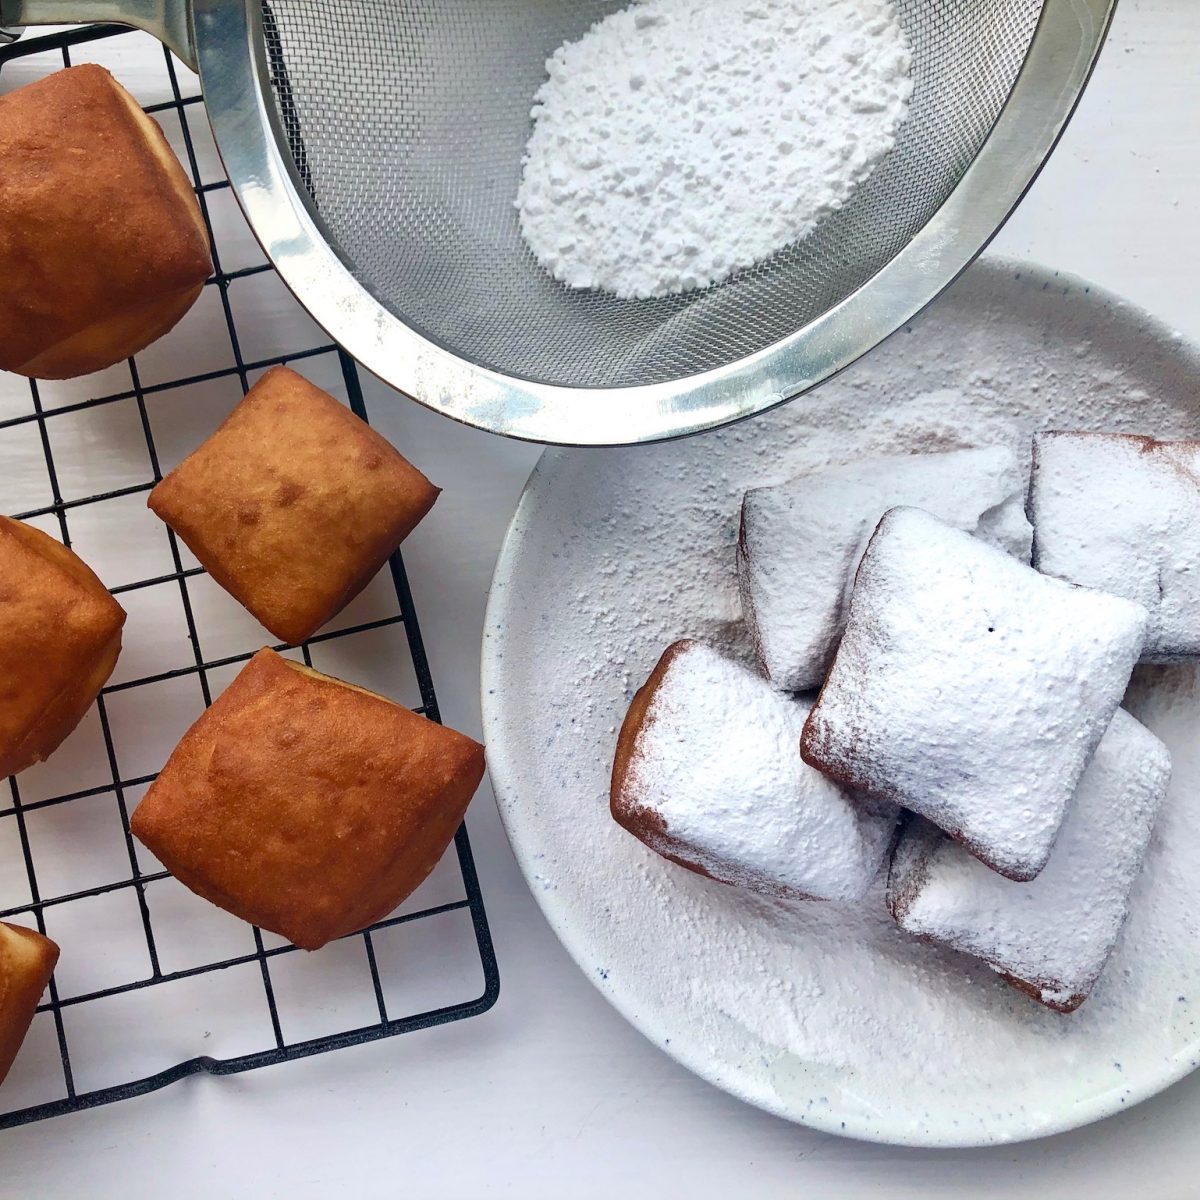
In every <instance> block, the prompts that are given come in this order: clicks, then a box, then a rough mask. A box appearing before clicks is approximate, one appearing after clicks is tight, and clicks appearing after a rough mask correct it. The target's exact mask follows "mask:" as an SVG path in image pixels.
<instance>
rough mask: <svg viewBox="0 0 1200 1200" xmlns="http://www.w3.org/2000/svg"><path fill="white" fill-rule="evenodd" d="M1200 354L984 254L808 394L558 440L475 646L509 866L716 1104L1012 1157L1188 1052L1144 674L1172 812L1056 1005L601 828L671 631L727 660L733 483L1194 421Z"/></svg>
mask: <svg viewBox="0 0 1200 1200" xmlns="http://www.w3.org/2000/svg"><path fill="white" fill-rule="evenodd" d="M1198 398H1200V357H1198V356H1197V353H1196V352H1195V351H1194V350H1193V349H1192V348H1191V347H1190V346H1188V345H1187V344H1185V343H1184V342H1183V341H1182V340H1181V339H1180V338H1179V337H1178V336H1177V335H1175V334H1172V333H1171V332H1170V331H1169V330H1167V329H1166V328H1164V327H1162V326H1161V325H1159V324H1157V323H1156V322H1154V321H1153V320H1151V319H1150V318H1149V317H1147V316H1146V315H1145V314H1143V313H1140V312H1138V311H1136V310H1134V309H1132V308H1131V307H1130V306H1128V305H1126V304H1124V303H1123V302H1121V301H1120V300H1118V299H1116V298H1115V297H1112V296H1109V295H1105V294H1103V293H1101V292H1099V291H1098V290H1097V289H1095V288H1091V287H1089V286H1088V285H1087V284H1085V283H1083V282H1081V281H1079V280H1077V279H1072V278H1067V277H1065V276H1060V275H1054V274H1050V273H1047V272H1045V271H1043V270H1041V269H1039V268H1034V267H1030V266H1028V265H1022V264H1017V263H1011V262H1005V261H1002V260H998V259H991V260H984V261H982V262H980V263H979V264H977V265H976V266H975V267H973V268H972V269H971V270H970V271H969V272H968V273H967V275H966V276H964V278H963V279H962V280H961V281H960V282H959V283H958V284H957V285H956V286H955V287H954V289H953V290H952V291H951V292H950V293H949V294H948V295H947V296H946V297H945V298H944V299H943V300H942V301H940V302H939V303H938V305H937V306H936V307H935V308H934V309H933V310H931V311H930V312H929V313H928V314H927V315H926V316H925V317H923V318H922V319H921V320H920V321H919V322H917V323H915V324H914V326H913V327H911V328H910V329H906V330H904V331H901V332H900V333H898V334H896V335H895V336H894V337H893V338H892V339H891V340H890V341H889V342H887V343H885V344H884V345H883V346H882V347H880V348H879V349H878V350H877V351H875V352H874V353H873V354H872V355H871V356H870V357H869V358H868V359H867V360H864V361H863V362H861V363H859V364H858V365H856V366H855V367H853V368H852V369H850V370H848V371H847V372H845V374H844V375H842V376H841V377H839V378H838V379H836V380H834V381H832V382H831V383H829V384H827V385H825V386H824V387H822V388H821V389H819V390H818V391H817V392H815V393H813V394H812V395H810V396H808V397H806V398H804V399H803V400H800V401H797V402H795V403H793V404H791V405H789V406H785V407H784V408H782V409H779V410H776V411H775V412H774V413H772V414H768V415H767V416H765V417H763V418H759V419H758V420H755V421H753V422H747V423H745V424H742V425H739V426H736V427H733V428H729V429H726V430H723V431H720V432H718V433H715V434H709V435H705V436H702V437H697V438H693V439H690V440H687V441H684V442H675V443H672V444H668V445H664V446H657V447H642V448H637V449H629V450H607V451H604V450H601V451H595V450H593V451H571V452H563V451H550V452H548V453H547V454H546V455H545V456H544V457H543V458H542V460H541V462H540V463H539V465H538V468H537V470H536V471H535V472H534V475H533V477H532V479H531V480H530V483H529V486H528V488H527V490H526V492H525V495H524V497H523V499H522V501H521V505H520V508H519V509H518V512H517V515H516V517H515V519H514V521H513V524H512V528H511V529H510V531H509V535H508V539H507V541H506V543H505V546H504V550H503V553H502V554H501V557H500V562H499V565H498V567H497V571H496V577H495V581H494V583H493V586H492V594H491V600H490V606H489V610H488V619H487V625H486V631H485V638H484V647H483V688H484V695H483V702H484V719H485V726H486V732H487V741H488V756H489V759H490V763H491V770H492V776H493V780H494V783H495V787H496V794H497V797H498V799H499V805H500V812H501V815H502V817H503V819H504V822H505V825H506V827H507V829H508V833H509V837H510V839H511V841H512V845H513V849H514V851H515V852H516V855H517V858H518V860H519V861H520V863H521V867H522V869H523V870H524V872H525V876H526V878H527V879H528V881H529V884H530V887H531V888H532V889H533V892H534V894H535V895H536V897H537V898H538V901H539V902H540V903H541V905H542V908H543V910H544V912H545V914H546V917H547V918H548V920H549V921H550V923H551V925H552V926H553V927H554V930H555V932H556V933H557V934H558V936H559V937H560V938H561V939H562V941H563V943H564V944H565V945H566V947H567V949H568V950H569V951H570V952H571V954H572V955H573V956H574V958H575V960H576V961H577V962H578V964H579V966H580V967H581V968H582V969H583V971H584V972H585V973H586V974H587V975H588V976H589V978H591V979H592V981H593V982H594V983H595V984H596V985H597V986H598V987H599V988H600V989H601V991H602V992H603V993H604V995H605V996H607V997H608V999H609V1000H610V1001H611V1002H612V1003H613V1004H614V1005H615V1006H616V1007H617V1008H618V1009H619V1010H620V1011H621V1012H622V1013H623V1014H624V1015H625V1016H626V1017H627V1018H628V1019H629V1020H630V1021H631V1022H632V1023H633V1024H634V1025H635V1026H636V1027H637V1028H638V1029H640V1030H641V1031H642V1032H643V1033H644V1034H645V1035H646V1036H647V1037H648V1038H649V1039H650V1040H651V1041H653V1042H654V1043H655V1044H657V1045H659V1046H661V1047H663V1048H664V1049H665V1050H666V1051H667V1052H668V1053H670V1054H671V1055H673V1056H674V1057H675V1058H677V1059H678V1060H679V1061H680V1062H681V1063H683V1064H684V1065H686V1066H687V1067H689V1068H690V1069H692V1070H693V1071H695V1072H696V1073H697V1074H699V1075H701V1076H703V1077H704V1078H706V1079H709V1080H711V1081H712V1082H713V1083H715V1084H717V1085H718V1086H719V1087H722V1088H725V1089H726V1090H728V1091H729V1092H732V1093H733V1094H734V1095H737V1096H740V1097H742V1098H744V1099H745V1100H748V1101H750V1102H751V1103H753V1104H757V1105H760V1106H761V1107H763V1108H765V1109H768V1110H770V1111H772V1112H775V1113H778V1114H779V1115H781V1116H784V1117H788V1118H790V1119H792V1120H796V1121H800V1122H803V1123H805V1124H808V1125H812V1126H815V1127H817V1128H820V1129H824V1130H829V1131H832V1132H834V1133H842V1134H846V1135H849V1136H853V1137H860V1138H868V1139H872V1140H878V1141H887V1142H896V1143H906V1144H912V1145H926V1146H951V1145H957V1146H963V1145H979V1144H986V1143H994V1142H1005V1141H1015V1140H1018V1139H1022V1138H1029V1137H1036V1136H1039V1135H1043V1134H1048V1133H1052V1132H1055V1131H1059V1130H1063V1129H1068V1128H1071V1127H1073V1126H1076V1125H1081V1124H1084V1123H1085V1122H1088V1121H1093V1120H1096V1119H1098V1118H1100V1117H1104V1116H1106V1115H1108V1114H1110V1113H1113V1112H1116V1111H1118V1110H1119V1109H1121V1108H1122V1107H1125V1106H1128V1105H1130V1104H1133V1103H1136V1102H1137V1101H1138V1100H1141V1099H1144V1098H1145V1097H1147V1096H1149V1095H1151V1094H1153V1093H1154V1092H1156V1091H1158V1090H1160V1089H1161V1088H1163V1087H1165V1086H1166V1085H1167V1084H1169V1083H1171V1082H1172V1081H1174V1080H1176V1079H1178V1078H1180V1077H1181V1076H1182V1075H1184V1074H1185V1073H1186V1072H1188V1071H1189V1070H1191V1069H1192V1068H1193V1067H1194V1066H1196V1064H1197V1056H1198V1053H1200V1033H1198V1031H1197V1027H1196V1019H1195V1017H1196V1013H1197V1011H1200V939H1198V937H1197V929H1196V925H1197V918H1196V915H1195V914H1197V913H1200V871H1197V869H1196V864H1197V863H1198V862H1200V786H1197V785H1198V784H1200V737H1198V736H1197V734H1198V733H1200V688H1197V687H1196V685H1195V679H1194V676H1193V672H1192V670H1191V668H1170V669H1167V668H1153V669H1146V668H1143V669H1142V670H1140V671H1139V673H1138V675H1137V676H1136V677H1135V681H1134V684H1133V686H1132V687H1131V691H1130V696H1129V698H1128V701H1127V702H1128V704H1129V706H1130V707H1131V708H1132V709H1133V711H1134V712H1135V713H1137V715H1139V716H1140V717H1141V718H1142V719H1143V720H1144V721H1146V722H1147V724H1149V725H1151V726H1152V727H1153V728H1154V729H1155V730H1156V732H1158V733H1159V735H1160V736H1161V737H1163V738H1164V740H1165V741H1166V742H1167V743H1168V745H1169V746H1170V748H1171V750H1172V753H1173V756H1174V762H1175V776H1174V781H1173V784H1172V791H1171V795H1170V797H1169V799H1168V802H1167V805H1166V808H1165V811H1164V814H1163V817H1162V819H1161V821H1160V823H1159V826H1158V829H1157V831H1156V835H1155V841H1154V845H1153V847H1152V850H1151V855H1150V859H1149V861H1148V865H1147V868H1146V870H1145V872H1144V873H1143V875H1142V877H1141V879H1140V880H1139V883H1138V886H1137V889H1136V892H1135V895H1134V899H1133V906H1132V915H1131V918H1130V920H1129V922H1128V924H1127V925H1126V928H1125V932H1124V935H1123V937H1122V940H1121V943H1120V945H1119V946H1118V948H1117V951H1116V953H1115V955H1114V958H1113V960H1112V961H1111V962H1110V964H1109V968H1108V970H1107V971H1106V973H1105V975H1104V977H1103V978H1102V980H1101V982H1100V984H1099V986H1098V987H1097V989H1096V991H1095V993H1094V994H1093V996H1092V998H1091V999H1090V1000H1089V1001H1088V1002H1087V1003H1086V1004H1085V1005H1084V1006H1083V1008H1082V1009H1080V1010H1079V1012H1077V1013H1076V1014H1074V1015H1072V1016H1066V1017H1064V1016H1061V1015H1059V1014H1056V1013H1052V1012H1049V1011H1047V1010H1044V1009H1042V1008H1041V1007H1040V1006H1039V1005H1036V1004H1034V1003H1033V1002H1032V1001H1029V1000H1027V999H1026V998H1025V997H1023V996H1021V995H1019V994H1018V993H1016V992H1015V991H1013V990H1012V989H1011V988H1009V987H1008V986H1006V985H1005V984H1004V983H1003V982H1001V981H1000V980H999V979H998V978H996V977H995V976H994V975H993V974H992V973H991V972H990V971H988V970H987V969H986V968H984V967H982V966H981V965H980V964H978V963H976V962H974V961H973V960H969V959H967V958H963V957H960V956H958V955H955V954H953V953H950V952H947V951H942V950H939V949H937V948H933V947H928V946H922V945H919V944H917V943H915V942H912V941H911V940H909V939H908V938H907V937H905V936H904V935H903V934H901V933H900V932H899V931H898V930H897V929H896V928H895V926H894V925H893V924H892V923H891V922H890V920H889V919H888V918H887V915H886V913H885V911H884V909H883V902H882V896H881V894H880V892H879V891H878V890H877V891H876V893H875V894H874V895H873V896H871V897H869V898H868V901H867V902H866V903H865V904H864V905H861V906H857V907H855V908H849V907H840V906H837V905H828V904H796V903H792V904H788V903H785V902H777V901H768V900H764V899H763V898H761V897H755V896H751V895H749V894H748V893H742V892H738V891H736V890H734V889H731V888H728V887H724V886H722V885H721V884H717V883H713V882H711V881H709V880H706V879H702V878H700V877H699V876H697V875H694V874H692V873H690V872H687V871H684V870H682V869H681V868H679V867H676V866H674V865H672V864H671V863H668V862H666V861H664V860H662V859H660V858H658V857H657V856H655V855H654V854H652V853H651V852H650V851H648V850H646V849H645V848H644V847H643V846H642V845H641V844H640V843H639V842H637V841H636V840H635V839H633V838H632V837H630V836H629V835H628V834H627V833H625V832H624V831H623V830H621V829H620V828H618V827H617V826H616V825H615V824H614V823H613V822H612V820H611V819H610V817H609V814H608V805H607V792H608V780H609V767H610V763H611V759H612V752H613V747H614V745H615V741H616V734H617V730H618V728H619V725H620V722H621V719H622V717H623V715H624V713H625V710H626V708H627V706H628V703H629V699H630V697H631V695H632V692H633V690H634V689H635V688H636V687H637V686H639V685H640V684H641V682H642V681H643V680H644V679H645V677H646V675H647V674H648V673H649V671H650V669H651V667H652V666H653V664H654V662H655V661H656V659H657V657H658V655H659V653H660V652H661V651H662V650H663V649H664V648H665V647H666V646H667V644H668V643H670V642H671V641H673V640H674V639H676V638H678V637H681V636H684V635H693V636H700V637H708V638H716V639H718V640H721V641H724V642H726V643H732V644H736V643H737V642H738V640H739V635H740V624H739V619H738V604H737V595H736V589H735V581H734V554H733V547H734V538H735V534H736V523H737V512H738V506H739V502H740V498H741V494H742V492H743V491H744V490H745V489H746V488H747V487H750V486H752V485H758V484H762V483H767V482H772V481H777V480H782V479H785V478H787V477H789V476H791V475H794V474H797V473H799V472H801V471H803V470H805V469H807V468H809V467H812V466H815V465H819V464H821V463H824V462H827V461H845V460H850V459H855V458H862V457H868V456H872V455H876V454H881V453H895V452H903V451H906V450H920V449H937V448H944V447H949V446H954V445H960V444H980V443H988V442H993V443H994V442H1005V443H1011V444H1013V445H1014V446H1018V447H1020V448H1021V450H1022V452H1023V453H1026V454H1027V446H1028V437H1029V434H1030V433H1031V431H1032V430H1033V429H1034V428H1037V427H1054V426H1056V427H1060V428H1062V427H1066V428H1094V429H1123V430H1129V431H1141V432H1149V433H1155V434H1159V435H1162V436H1181V435H1190V436H1197V435H1198V432H1200V413H1198V411H1197V403H1198Z"/></svg>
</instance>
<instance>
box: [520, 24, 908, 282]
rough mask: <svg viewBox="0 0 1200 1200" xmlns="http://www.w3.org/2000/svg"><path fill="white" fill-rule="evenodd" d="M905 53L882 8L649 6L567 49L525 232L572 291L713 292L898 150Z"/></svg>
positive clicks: (539, 126)
mask: <svg viewBox="0 0 1200 1200" xmlns="http://www.w3.org/2000/svg"><path fill="white" fill-rule="evenodd" d="M911 64H912V53H911V51H910V49H909V46H908V42H907V40H906V38H905V36H904V33H903V30H902V29H901V26H900V23H899V21H898V19H897V17H896V13H895V10H894V9H893V8H892V5H891V4H890V3H889V2H888V0H644V2H643V3H639V4H635V5H632V6H631V7H629V8H627V9H623V10H621V11H619V12H616V13H613V14H611V15H610V16H608V17H605V18H604V19H603V20H602V21H599V22H597V23H596V24H595V25H594V26H593V27H592V28H591V30H589V31H588V32H587V33H586V34H585V35H584V36H583V37H581V38H580V39H579V40H578V41H575V42H569V43H567V44H566V45H564V46H561V47H560V48H559V49H558V50H557V51H556V52H555V53H554V55H553V56H552V57H551V58H550V60H549V61H548V62H547V64H546V68H547V71H548V73H549V78H548V79H547V81H546V82H545V83H544V84H543V85H542V87H541V88H540V90H539V91H538V93H537V95H536V97H535V99H534V106H533V117H534V129H533V133H532V135H531V137H530V140H529V145H528V148H527V154H526V161H525V167H524V172H523V175H522V179H521V184H520V188H519V190H518V194H517V207H518V209H519V213H520V222H521V232H522V233H523V234H524V236H525V238H526V240H527V241H528V243H529V245H530V247H531V248H532V249H533V252H534V254H535V255H536V257H537V259H538V261H539V262H540V263H541V264H542V265H543V266H544V267H545V268H546V269H547V270H548V271H549V272H550V273H551V274H552V275H553V276H554V277H555V278H556V279H559V280H562V281H563V282H564V283H566V284H568V285H569V286H571V287H576V288H591V287H597V288H603V289H604V290H606V291H610V292H613V293H615V294H616V295H618V296H622V297H627V298H629V297H648V296H664V295H669V294H671V293H673V292H681V291H687V290H689V289H692V288H700V287H706V286H708V285H709V284H711V283H714V282H717V281H719V280H722V279H725V278H726V277H727V276H729V275H730V274H732V273H733V272H734V271H735V270H737V269H739V268H741V267H747V266H749V265H750V264H752V263H755V262H758V261H759V260H761V259H764V258H766V257H767V256H769V255H771V254H773V253H774V252H775V251H776V250H779V249H782V248H783V247H784V246H786V245H787V244H788V243H790V242H794V241H796V240H798V239H799V238H802V237H804V236H805V235H806V234H807V233H809V232H810V231H811V230H812V228H813V227H814V226H815V224H816V223H817V221H818V220H819V219H820V218H821V217H822V216H824V215H825V214H827V213H829V212H831V211H833V210H834V209H837V208H839V207H841V205H842V204H843V203H845V201H846V200H847V199H848V198H849V196H850V195H851V193H852V192H853V190H854V188H855V187H856V186H857V185H858V184H860V183H861V182H862V181H863V180H864V179H866V178H867V176H868V175H870V173H871V172H872V170H874V168H875V166H876V164H877V163H878V162H879V160H880V159H881V158H882V157H883V155H884V154H886V153H887V151H888V150H890V149H891V147H892V145H893V143H894V141H895V135H896V129H897V127H898V126H899V124H900V122H901V121H902V120H903V119H904V116H905V114H906V112H907V108H908V99H909V96H910V95H911V93H912V81H911V79H910V78H909V71H910V69H911Z"/></svg>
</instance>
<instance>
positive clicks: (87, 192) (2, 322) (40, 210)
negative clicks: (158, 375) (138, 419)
mask: <svg viewBox="0 0 1200 1200" xmlns="http://www.w3.org/2000/svg"><path fill="white" fill-rule="evenodd" d="M0 164H3V166H2V167H0V279H2V280H3V281H4V282H3V288H0V369H3V370H8V371H16V372H18V373H19V374H22V375H32V376H35V377H37V378H39V379H70V378H73V377H74V376H76V375H86V374H88V373H89V372H91V371H99V370H101V369H102V368H103V367H108V366H111V365H112V364H113V363H115V362H120V361H121V359H123V358H128V357H129V356H130V355H131V354H136V353H137V352H138V351H139V350H143V349H145V347H146V346H148V345H149V344H150V343H151V342H153V341H155V340H156V339H157V338H160V337H162V335H163V334H164V333H166V332H167V331H168V330H169V329H170V328H171V327H172V326H173V325H174V324H175V323H176V322H177V321H178V320H179V319H180V317H182V316H183V315H184V313H186V312H187V310H188V309H189V308H191V306H192V305H193V304H194V303H195V301H196V298H197V297H198V296H199V295H200V290H201V288H202V287H203V285H204V281H205V279H207V277H208V275H209V273H210V272H211V270H212V263H211V260H210V257H209V250H208V238H207V236H206V234H205V229H204V222H203V219H202V218H201V215H200V208H199V206H198V205H197V203H196V197H195V195H194V193H193V192H192V189H191V184H190V183H189V182H188V178H187V176H186V175H185V174H184V171H183V168H182V167H181V166H180V165H179V160H178V159H177V158H176V157H175V155H174V153H173V151H172V150H171V147H170V146H169V145H168V144H167V140H166V138H165V137H164V136H163V133H162V130H161V129H160V128H159V127H158V125H157V124H156V123H155V122H154V121H153V120H151V119H150V118H149V117H148V116H146V114H145V113H143V112H142V110H141V109H140V108H139V107H138V105H137V102H136V101H135V100H134V99H133V97H132V96H130V95H129V93H128V92H126V91H125V89H124V88H123V87H121V85H120V84H119V83H117V81H116V80H115V79H113V77H112V76H111V75H110V74H109V73H108V72H107V71H106V70H104V68H103V67H98V66H94V65H90V64H89V65H86V66H80V67H71V68H69V69H68V70H65V71H59V72H58V73H57V74H55V75H50V76H48V77H47V78H45V79H42V80H39V81H38V82H37V83H31V84H29V85H28V86H26V87H23V88H19V89H18V90H17V91H15V92H9V93H8V94H7V95H4V96H0Z"/></svg>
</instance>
